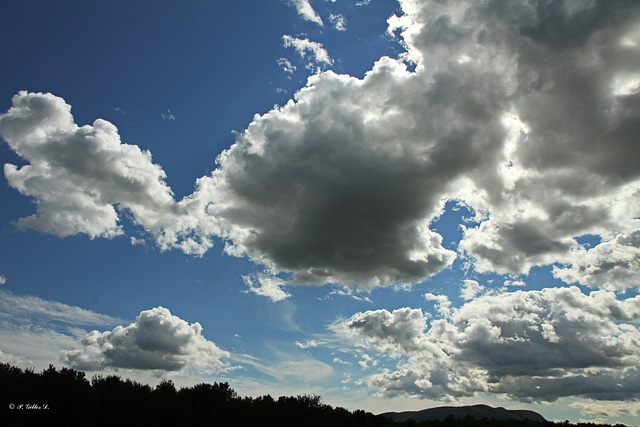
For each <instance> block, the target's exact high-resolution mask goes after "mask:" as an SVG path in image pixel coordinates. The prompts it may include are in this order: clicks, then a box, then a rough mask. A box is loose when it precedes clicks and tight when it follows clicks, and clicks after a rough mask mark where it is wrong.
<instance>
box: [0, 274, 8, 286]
mask: <svg viewBox="0 0 640 427" xmlns="http://www.w3.org/2000/svg"><path fill="white" fill-rule="evenodd" d="M5 283H7V278H6V277H5V275H4V274H0V285H4V284H5Z"/></svg>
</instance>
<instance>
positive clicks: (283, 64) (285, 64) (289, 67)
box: [278, 58, 297, 74]
mask: <svg viewBox="0 0 640 427" xmlns="http://www.w3.org/2000/svg"><path fill="white" fill-rule="evenodd" d="M278 65H279V66H280V68H282V70H283V71H284V72H285V73H289V74H293V73H294V71H296V69H297V68H296V66H295V65H293V64H292V63H291V61H289V60H288V59H287V58H279V59H278Z"/></svg>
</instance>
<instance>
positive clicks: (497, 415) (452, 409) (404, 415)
mask: <svg viewBox="0 0 640 427" xmlns="http://www.w3.org/2000/svg"><path fill="white" fill-rule="evenodd" d="M380 415H381V416H383V417H385V418H387V419H390V420H392V421H400V422H402V421H406V420H409V419H413V420H414V421H416V422H421V421H444V419H445V418H447V417H448V416H452V417H453V418H456V419H462V418H465V417H466V416H468V415H469V416H472V417H474V418H475V419H477V420H481V419H483V418H487V419H495V420H499V421H505V420H517V421H524V420H531V421H540V422H546V420H545V418H544V417H543V416H542V415H540V414H538V413H537V412H533V411H527V410H510V409H505V408H493V407H491V406H487V405H473V406H440V407H437V408H430V409H424V410H422V411H406V412H385V413H384V414H380Z"/></svg>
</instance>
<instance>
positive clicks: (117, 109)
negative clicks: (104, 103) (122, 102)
mask: <svg viewBox="0 0 640 427" xmlns="http://www.w3.org/2000/svg"><path fill="white" fill-rule="evenodd" d="M115 110H116V112H117V113H120V114H122V115H123V116H126V115H127V112H126V111H124V110H123V109H122V108H120V107H116V108H115Z"/></svg>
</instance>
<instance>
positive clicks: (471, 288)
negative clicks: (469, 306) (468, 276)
mask: <svg viewBox="0 0 640 427" xmlns="http://www.w3.org/2000/svg"><path fill="white" fill-rule="evenodd" d="M482 291H484V286H482V285H481V284H479V283H478V282H476V281H475V280H465V281H464V283H463V284H462V289H461V290H460V296H461V297H462V299H464V300H465V301H470V300H472V299H474V298H475V297H477V296H478V294H481V293H482Z"/></svg>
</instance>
